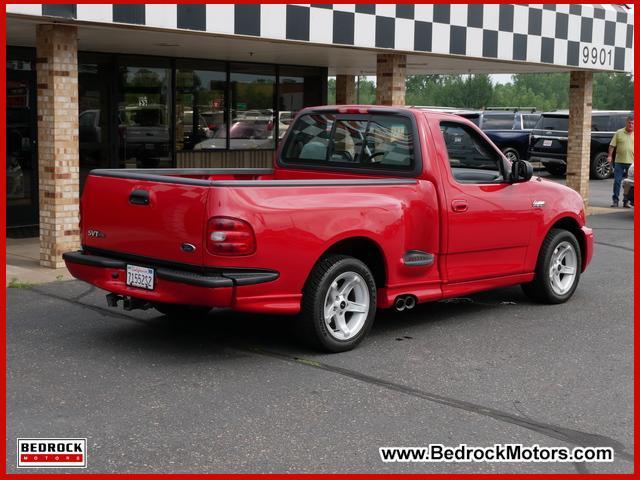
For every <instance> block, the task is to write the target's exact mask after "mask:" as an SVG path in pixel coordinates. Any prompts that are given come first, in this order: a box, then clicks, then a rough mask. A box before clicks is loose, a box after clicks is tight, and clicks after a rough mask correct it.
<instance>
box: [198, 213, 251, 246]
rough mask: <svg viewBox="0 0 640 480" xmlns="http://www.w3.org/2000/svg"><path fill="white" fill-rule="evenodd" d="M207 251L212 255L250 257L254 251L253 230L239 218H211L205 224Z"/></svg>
mask: <svg viewBox="0 0 640 480" xmlns="http://www.w3.org/2000/svg"><path fill="white" fill-rule="evenodd" d="M207 250H209V253H212V254H214V255H250V254H252V253H253V252H255V251H256V237H255V235H254V233H253V228H251V225H249V224H248V223H247V222H245V221H244V220H240V219H239V218H232V217H212V218H210V219H209V222H208V224H207Z"/></svg>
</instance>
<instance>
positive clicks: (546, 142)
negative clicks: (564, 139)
mask: <svg viewBox="0 0 640 480" xmlns="http://www.w3.org/2000/svg"><path fill="white" fill-rule="evenodd" d="M552 143H553V140H543V141H542V146H543V147H550V146H551V144H552Z"/></svg>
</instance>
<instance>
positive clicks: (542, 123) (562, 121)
mask: <svg viewBox="0 0 640 480" xmlns="http://www.w3.org/2000/svg"><path fill="white" fill-rule="evenodd" d="M536 130H553V131H559V132H567V131H568V130H569V117H567V116H566V115H542V116H541V117H540V120H538V123H536Z"/></svg>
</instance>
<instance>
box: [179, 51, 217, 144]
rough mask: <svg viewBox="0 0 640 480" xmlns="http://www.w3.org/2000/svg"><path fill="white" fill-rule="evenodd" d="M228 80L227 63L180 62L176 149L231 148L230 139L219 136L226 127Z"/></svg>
mask: <svg viewBox="0 0 640 480" xmlns="http://www.w3.org/2000/svg"><path fill="white" fill-rule="evenodd" d="M198 67H203V68H198ZM204 67H208V68H206V69H205V68H204ZM226 80H227V73H226V69H225V65H224V64H210V65H195V64H191V65H189V64H187V63H179V64H178V67H177V70H176V113H175V114H176V131H175V135H176V137H175V138H176V152H178V153H179V152H181V151H189V150H209V149H225V148H227V142H226V139H225V138H224V137H222V138H219V136H216V134H218V133H219V132H220V131H223V132H224V131H225V130H226V124H225V108H226V103H225V93H226V85H227V82H226Z"/></svg>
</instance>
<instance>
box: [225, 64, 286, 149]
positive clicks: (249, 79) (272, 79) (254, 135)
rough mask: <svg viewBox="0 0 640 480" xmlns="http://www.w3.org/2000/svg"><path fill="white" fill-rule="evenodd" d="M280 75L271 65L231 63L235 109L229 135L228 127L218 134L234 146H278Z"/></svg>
mask: <svg viewBox="0 0 640 480" xmlns="http://www.w3.org/2000/svg"><path fill="white" fill-rule="evenodd" d="M275 83H276V75H275V68H274V67H273V66H271V65H263V66H261V65H243V64H235V65H232V66H231V85H230V87H231V99H230V100H231V112H230V118H231V121H230V126H229V129H228V130H229V134H228V137H229V138H228V139H227V138H226V137H227V132H225V131H224V130H222V131H218V132H216V134H215V135H214V138H215V139H216V140H219V141H220V144H222V141H227V140H228V143H229V148H230V149H232V150H256V149H274V148H275V145H276V142H275V135H274V134H275V132H274V130H275V128H274V127H275V117H274V105H273V103H274V95H275Z"/></svg>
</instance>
